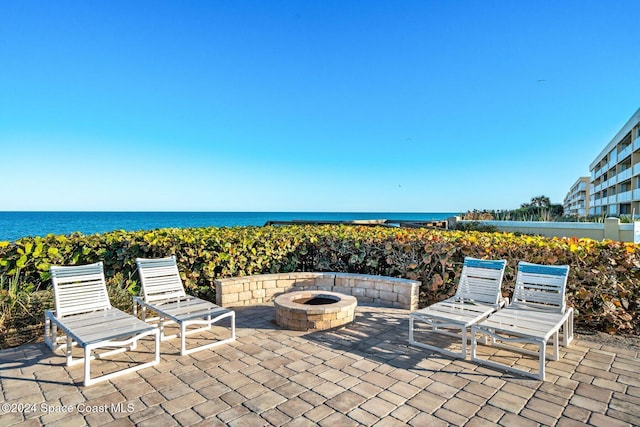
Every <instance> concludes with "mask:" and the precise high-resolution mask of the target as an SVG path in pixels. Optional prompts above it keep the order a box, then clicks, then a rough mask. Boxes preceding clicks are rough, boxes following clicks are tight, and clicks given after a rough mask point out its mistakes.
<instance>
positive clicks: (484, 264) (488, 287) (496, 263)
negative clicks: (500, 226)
mask: <svg viewBox="0 0 640 427" xmlns="http://www.w3.org/2000/svg"><path fill="white" fill-rule="evenodd" d="M506 266H507V261H505V260H489V259H477V258H470V257H467V258H465V259H464V265H463V266H462V274H461V276H460V281H459V283H458V289H457V290H456V295H455V297H456V298H458V299H462V300H472V301H475V302H481V303H486V304H494V305H496V304H498V303H499V301H500V300H501V299H502V294H501V291H500V286H501V284H502V277H503V276H504V269H505V267H506Z"/></svg>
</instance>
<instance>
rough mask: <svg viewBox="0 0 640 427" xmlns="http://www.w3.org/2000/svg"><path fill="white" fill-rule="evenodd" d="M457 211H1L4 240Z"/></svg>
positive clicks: (439, 215) (426, 217) (423, 217)
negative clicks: (52, 235)
mask: <svg viewBox="0 0 640 427" xmlns="http://www.w3.org/2000/svg"><path fill="white" fill-rule="evenodd" d="M454 215H457V213H453V212H425V213H407V212H366V213H365V212H0V241H15V240H17V239H20V238H21V237H28V236H45V235H47V234H70V233H73V232H80V233H83V234H94V233H104V232H108V231H113V230H126V231H139V230H154V229H157V228H168V227H171V228H174V227H177V228H187V227H236V226H262V225H264V224H265V223H266V222H267V221H292V220H317V221H350V220H359V219H362V220H365V219H387V220H416V221H435V220H442V219H446V218H448V217H451V216H454Z"/></svg>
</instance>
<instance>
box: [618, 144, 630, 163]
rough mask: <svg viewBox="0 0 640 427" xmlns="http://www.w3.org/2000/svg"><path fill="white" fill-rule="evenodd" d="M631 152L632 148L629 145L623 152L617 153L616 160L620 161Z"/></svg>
mask: <svg viewBox="0 0 640 427" xmlns="http://www.w3.org/2000/svg"><path fill="white" fill-rule="evenodd" d="M632 151H633V146H632V145H631V144H629V145H627V147H626V148H625V149H624V150H622V151H621V152H619V153H618V159H619V160H622V159H624V158H626V157H627V156H629V155H630V154H631V152H632Z"/></svg>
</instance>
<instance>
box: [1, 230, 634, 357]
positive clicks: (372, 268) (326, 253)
mask: <svg viewBox="0 0 640 427" xmlns="http://www.w3.org/2000/svg"><path fill="white" fill-rule="evenodd" d="M639 254H640V251H639V248H638V247H637V246H636V245H633V244H631V243H621V242H613V241H603V242H599V241H594V240H589V239H575V238H574V239H558V238H552V239H551V238H545V237H536V236H515V235H513V234H508V233H484V232H478V231H468V232H464V231H446V230H433V229H402V228H400V229H398V228H386V227H365V226H344V225H323V226H309V225H306V226H305V225H299V226H298V225H296V226H286V227H278V226H268V227H235V228H197V229H160V230H154V231H140V232H124V231H113V232H110V233H104V234H95V235H88V236H83V235H81V234H72V235H68V236H58V235H49V236H46V237H36V238H25V239H21V240H18V241H17V242H15V243H9V242H0V274H1V275H4V276H5V277H15V275H16V274H18V271H19V272H20V273H19V274H20V276H19V277H20V279H19V284H20V286H21V287H22V288H23V289H25V290H26V289H30V292H32V293H33V295H35V294H36V293H38V292H44V293H45V294H46V292H48V291H47V290H48V289H49V287H50V275H49V266H50V265H51V264H58V265H73V264H85V263H91V262H97V261H103V262H104V265H105V275H106V277H107V281H108V285H109V292H110V295H111V297H112V298H113V300H114V301H112V303H113V305H114V306H117V307H119V308H122V309H126V310H130V309H131V299H130V296H131V295H132V294H136V293H137V292H138V289H139V283H138V276H137V273H136V271H135V270H136V266H135V259H136V257H148V258H151V257H161V256H168V255H176V258H177V261H178V266H179V269H180V271H181V273H182V275H183V279H184V282H185V286H186V288H187V289H188V291H189V292H190V293H193V294H196V295H198V296H200V297H204V298H207V299H210V300H215V287H214V285H213V281H214V279H216V278H222V277H233V276H243V275H251V274H261V273H277V272H288V271H340V272H353V273H364V274H379V275H385V276H392V277H406V278H410V279H415V280H420V281H421V282H422V286H421V289H420V303H421V305H426V304H431V303H433V302H435V301H438V300H441V299H443V298H446V297H448V296H451V295H453V293H454V292H455V286H456V283H457V277H458V275H459V273H460V269H461V266H462V261H463V259H464V257H465V256H473V257H478V258H495V259H506V260H507V261H508V267H507V271H506V275H505V281H504V286H503V291H504V293H505V295H506V296H510V294H511V293H512V290H513V281H514V279H515V271H516V268H517V263H518V261H520V260H523V261H529V262H534V263H540V264H568V265H570V266H571V270H570V275H569V284H568V289H567V298H568V302H569V305H571V306H573V307H574V309H575V311H576V314H575V323H576V325H577V326H578V327H587V328H591V329H596V330H601V331H607V332H610V333H638V332H640V321H639V320H638V314H637V313H638V306H639V305H640V285H639V283H640V281H639V279H640V257H639ZM43 301H46V298H44V299H43ZM50 301H51V300H50V299H49V302H50ZM30 304H31V307H30V309H29V310H28V312H29V313H30V314H29V315H30V316H32V317H31V318H32V319H34V320H33V322H36V320H35V319H37V321H38V322H41V321H42V320H41V319H42V318H43V310H44V307H45V306H46V304H49V303H47V302H42V303H39V305H37V306H34V305H33V301H31V303H30ZM0 345H2V344H1V343H0Z"/></svg>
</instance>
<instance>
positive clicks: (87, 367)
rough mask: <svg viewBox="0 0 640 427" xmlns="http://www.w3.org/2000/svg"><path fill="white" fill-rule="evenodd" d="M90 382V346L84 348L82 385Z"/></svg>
mask: <svg viewBox="0 0 640 427" xmlns="http://www.w3.org/2000/svg"><path fill="white" fill-rule="evenodd" d="M89 384H91V348H90V347H89V346H86V347H85V348H84V385H85V386H87V385H89Z"/></svg>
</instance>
